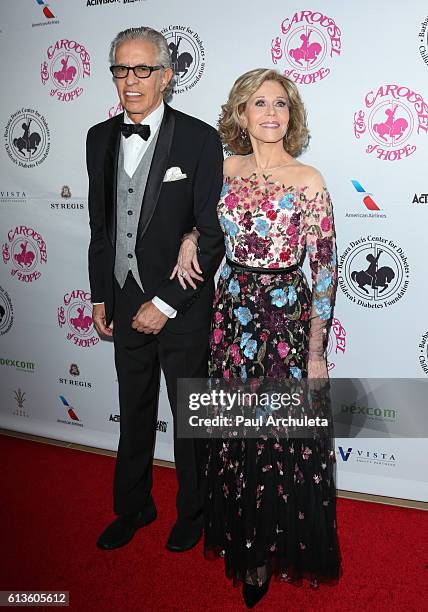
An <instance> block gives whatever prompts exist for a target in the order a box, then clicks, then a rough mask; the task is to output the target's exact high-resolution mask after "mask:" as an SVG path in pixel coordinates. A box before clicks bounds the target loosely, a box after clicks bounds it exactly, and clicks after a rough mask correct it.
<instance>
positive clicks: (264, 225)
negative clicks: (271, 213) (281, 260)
mask: <svg viewBox="0 0 428 612" xmlns="http://www.w3.org/2000/svg"><path fill="white" fill-rule="evenodd" d="M269 228H270V225H269V223H268V222H267V221H266V220H265V219H257V220H256V225H255V230H256V232H257V233H258V234H260V236H262V238H266V235H267V233H268V231H269Z"/></svg>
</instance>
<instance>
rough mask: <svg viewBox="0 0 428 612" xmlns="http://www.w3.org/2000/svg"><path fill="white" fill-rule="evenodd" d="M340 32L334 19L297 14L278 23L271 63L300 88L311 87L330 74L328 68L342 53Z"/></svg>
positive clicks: (305, 12) (312, 13) (313, 13)
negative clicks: (278, 66) (279, 25)
mask: <svg viewBox="0 0 428 612" xmlns="http://www.w3.org/2000/svg"><path fill="white" fill-rule="evenodd" d="M340 37H341V31H340V28H339V27H338V26H337V25H336V23H335V21H334V19H332V18H331V17H327V15H324V14H323V13H319V12H313V11H297V12H296V13H294V15H293V16H292V17H286V18H285V19H284V20H283V21H282V23H281V34H280V36H277V37H276V38H274V39H273V40H272V43H271V57H272V62H273V63H274V64H275V65H277V64H280V67H281V68H282V69H283V74H284V75H285V76H286V77H287V78H289V79H291V80H292V81H294V82H295V83H299V84H302V85H310V84H312V83H316V82H317V81H321V80H322V79H325V77H327V76H328V75H329V74H330V64H331V63H332V62H333V60H334V58H336V57H337V56H338V55H340V52H341V49H342V41H341V38H340Z"/></svg>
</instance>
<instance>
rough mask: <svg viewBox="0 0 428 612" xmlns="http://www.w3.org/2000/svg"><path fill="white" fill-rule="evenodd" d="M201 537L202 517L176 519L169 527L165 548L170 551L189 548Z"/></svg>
mask: <svg viewBox="0 0 428 612" xmlns="http://www.w3.org/2000/svg"><path fill="white" fill-rule="evenodd" d="M201 537H202V519H197V520H195V521H191V520H178V521H177V522H176V523H175V525H174V527H173V528H172V529H171V533H170V534H169V538H168V541H167V543H166V548H167V549H168V550H170V551H171V552H184V551H185V550H190V549H191V548H193V547H194V546H196V544H197V543H198V542H199V540H200V539H201Z"/></svg>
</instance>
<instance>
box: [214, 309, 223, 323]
mask: <svg viewBox="0 0 428 612" xmlns="http://www.w3.org/2000/svg"><path fill="white" fill-rule="evenodd" d="M214 319H215V322H216V323H221V322H222V321H223V319H224V317H223V315H222V314H221V312H219V311H218V310H216V313H215V315H214Z"/></svg>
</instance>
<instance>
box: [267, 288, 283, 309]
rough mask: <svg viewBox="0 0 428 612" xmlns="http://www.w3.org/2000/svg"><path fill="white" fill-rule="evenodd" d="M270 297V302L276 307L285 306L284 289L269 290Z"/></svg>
mask: <svg viewBox="0 0 428 612" xmlns="http://www.w3.org/2000/svg"><path fill="white" fill-rule="evenodd" d="M270 299H271V301H272V304H273V305H274V306H278V308H281V307H282V306H285V305H286V303H287V295H286V293H285V291H284V289H274V290H273V291H271V292H270Z"/></svg>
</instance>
